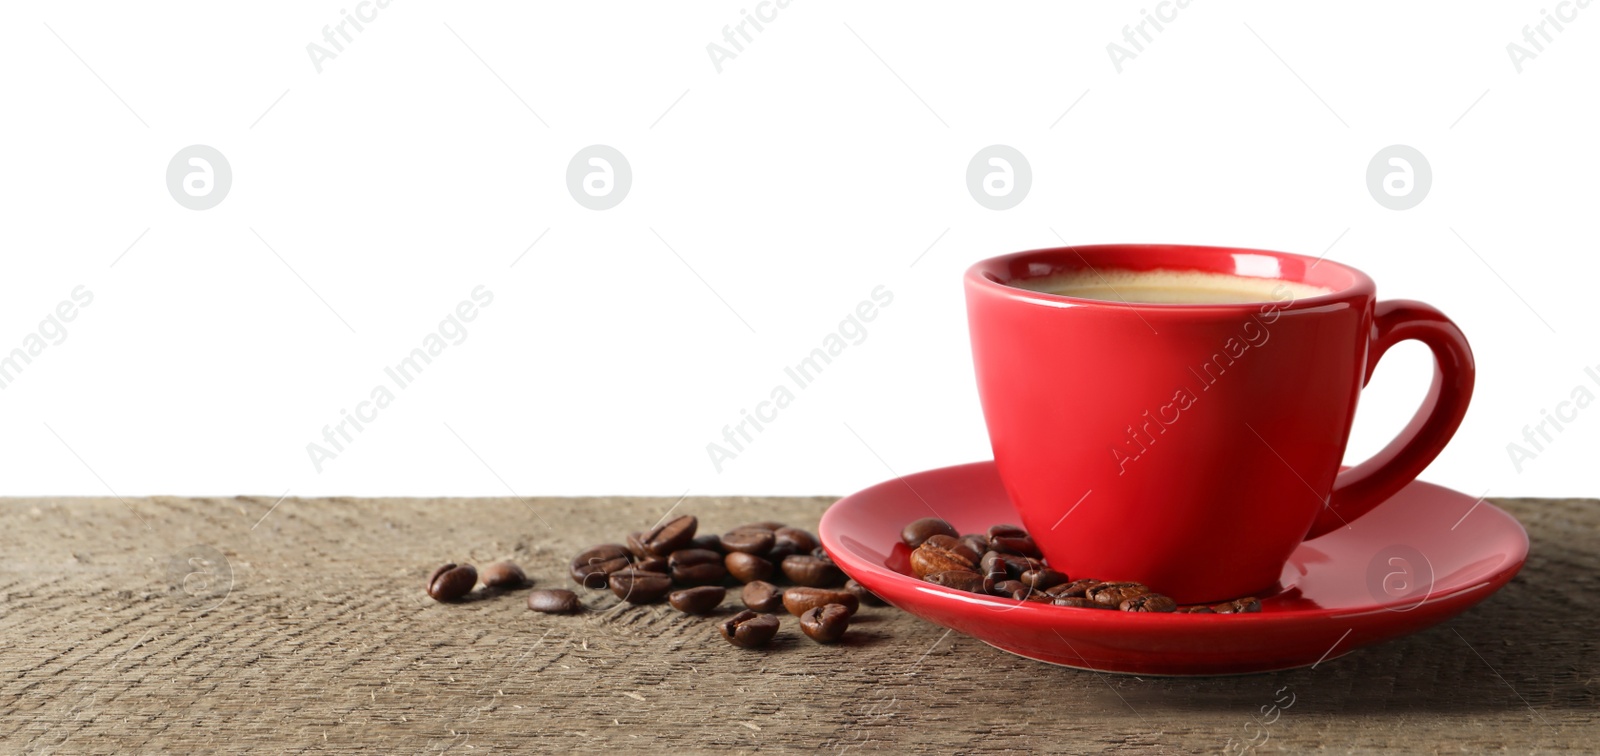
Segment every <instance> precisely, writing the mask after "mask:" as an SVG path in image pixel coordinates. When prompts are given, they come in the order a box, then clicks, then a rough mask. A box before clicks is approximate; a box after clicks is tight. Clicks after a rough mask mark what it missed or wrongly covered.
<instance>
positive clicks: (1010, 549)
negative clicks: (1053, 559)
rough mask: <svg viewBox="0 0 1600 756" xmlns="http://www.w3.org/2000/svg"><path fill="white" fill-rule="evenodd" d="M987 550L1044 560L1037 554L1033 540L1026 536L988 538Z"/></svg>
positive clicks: (1042, 556) (1037, 548)
mask: <svg viewBox="0 0 1600 756" xmlns="http://www.w3.org/2000/svg"><path fill="white" fill-rule="evenodd" d="M989 548H991V549H994V550H995V551H999V552H1002V553H1010V554H1021V555H1022V556H1026V557H1033V558H1034V559H1042V558H1044V555H1043V554H1040V553H1039V547H1038V545H1036V544H1035V543H1034V542H1033V538H1032V537H1030V536H1027V535H1021V536H999V537H996V538H990V539H989Z"/></svg>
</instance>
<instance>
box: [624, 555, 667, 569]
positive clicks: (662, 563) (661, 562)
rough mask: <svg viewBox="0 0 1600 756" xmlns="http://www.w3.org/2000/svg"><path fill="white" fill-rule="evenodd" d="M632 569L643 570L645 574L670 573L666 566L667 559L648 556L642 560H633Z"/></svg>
mask: <svg viewBox="0 0 1600 756" xmlns="http://www.w3.org/2000/svg"><path fill="white" fill-rule="evenodd" d="M633 568H634V569H636V570H643V571H645V572H668V571H670V568H669V567H668V566H667V558H666V557H658V556H648V557H645V558H643V559H639V560H635V561H634V563H633Z"/></svg>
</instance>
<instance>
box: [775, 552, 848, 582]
mask: <svg viewBox="0 0 1600 756" xmlns="http://www.w3.org/2000/svg"><path fill="white" fill-rule="evenodd" d="M783 576H784V577H786V578H789V580H790V581H791V582H793V583H795V584H796V585H804V586H808V587H811V588H832V587H834V586H838V585H844V581H845V577H844V571H843V570H840V569H839V566H838V565H836V564H834V563H833V561H832V560H830V559H822V558H818V557H814V556H811V555H809V554H792V555H790V556H787V557H784V558H783Z"/></svg>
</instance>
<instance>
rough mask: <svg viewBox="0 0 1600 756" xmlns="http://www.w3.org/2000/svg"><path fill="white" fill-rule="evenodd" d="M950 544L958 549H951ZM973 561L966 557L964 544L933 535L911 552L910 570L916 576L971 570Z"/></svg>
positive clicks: (947, 537) (949, 538) (943, 536)
mask: <svg viewBox="0 0 1600 756" xmlns="http://www.w3.org/2000/svg"><path fill="white" fill-rule="evenodd" d="M952 546H955V547H960V548H959V551H958V550H955V549H952V548H951V547H952ZM974 561H975V560H974V559H969V558H968V557H967V555H966V548H965V546H963V545H962V544H961V543H960V542H958V541H956V539H954V538H951V537H950V536H946V535H935V536H931V537H929V538H928V539H927V540H926V541H923V543H922V545H921V546H918V547H917V550H916V551H913V552H911V571H912V572H915V573H917V577H927V576H929V575H932V574H934V573H936V572H948V571H950V570H971V569H973V568H974V564H973V562H974Z"/></svg>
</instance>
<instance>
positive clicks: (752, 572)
mask: <svg viewBox="0 0 1600 756" xmlns="http://www.w3.org/2000/svg"><path fill="white" fill-rule="evenodd" d="M722 565H723V566H724V567H726V568H727V570H728V574H729V575H732V576H733V579H734V580H737V581H739V582H741V583H749V582H752V581H756V580H766V579H767V578H770V577H772V573H774V572H776V571H777V569H778V568H777V567H776V566H774V565H773V564H772V563H771V562H769V561H767V560H765V559H762V558H761V557H758V556H756V555H754V554H747V553H744V552H742V551H733V552H729V553H728V555H727V556H726V557H723V559H722Z"/></svg>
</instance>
